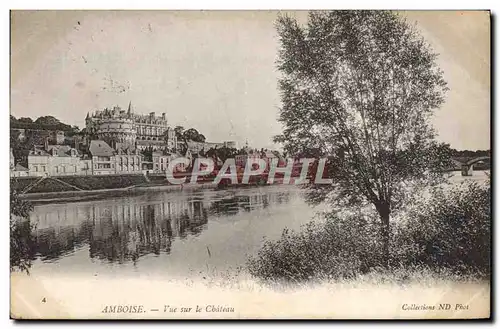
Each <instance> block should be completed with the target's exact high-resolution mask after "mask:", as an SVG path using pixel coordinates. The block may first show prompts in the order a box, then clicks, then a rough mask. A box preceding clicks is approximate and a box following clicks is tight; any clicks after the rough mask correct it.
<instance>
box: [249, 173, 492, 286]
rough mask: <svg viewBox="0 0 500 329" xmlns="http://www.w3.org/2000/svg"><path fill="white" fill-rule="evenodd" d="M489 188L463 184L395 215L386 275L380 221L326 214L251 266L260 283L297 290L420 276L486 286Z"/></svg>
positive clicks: (270, 246)
mask: <svg viewBox="0 0 500 329" xmlns="http://www.w3.org/2000/svg"><path fill="white" fill-rule="evenodd" d="M490 206H491V199H490V186H489V184H481V183H478V182H469V181H465V182H463V183H462V184H459V185H456V186H453V187H451V188H444V187H440V188H435V189H433V190H431V191H429V193H428V194H427V195H426V197H421V198H418V197H415V198H414V199H413V200H412V202H410V203H408V204H406V205H405V208H404V210H401V211H399V212H398V213H396V214H395V215H394V218H393V219H392V225H391V235H390V237H391V245H390V255H389V259H390V267H389V268H385V266H384V257H383V254H382V249H383V248H382V237H381V234H380V226H379V219H378V217H377V216H376V215H375V214H374V213H366V212H365V213H363V212H361V211H358V212H353V213H349V214H347V215H346V214H344V215H343V214H340V213H335V212H331V213H327V214H324V215H323V220H322V221H319V222H318V221H316V222H311V223H309V224H307V225H306V226H304V228H303V229H302V230H301V231H298V232H293V231H289V230H286V229H285V230H284V231H283V234H282V236H281V238H280V239H278V240H277V241H266V242H265V243H264V245H263V247H262V248H261V250H260V251H259V253H258V254H257V255H256V256H254V257H251V258H250V259H249V262H248V270H249V272H250V274H251V275H252V276H253V277H255V278H258V279H259V280H261V281H263V282H268V283H277V282H293V283H302V282H308V281H309V282H310V281H318V280H319V281H324V280H334V281H342V280H352V279H356V278H360V277H363V276H367V275H368V276H369V275H375V276H376V277H380V278H383V277H386V276H387V275H389V273H399V274H398V279H397V280H402V281H404V280H405V278H411V277H414V276H415V275H417V276H418V275H419V274H418V273H420V272H422V273H427V274H426V275H428V273H434V274H435V275H436V276H438V277H451V278H454V279H456V278H459V277H476V278H480V279H483V278H489V275H490V250H491V249H490V220H491V209H490Z"/></svg>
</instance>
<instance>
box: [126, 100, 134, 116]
mask: <svg viewBox="0 0 500 329" xmlns="http://www.w3.org/2000/svg"><path fill="white" fill-rule="evenodd" d="M132 114H134V110H133V108H132V101H130V102H129V103H128V110H127V115H128V116H129V117H130V116H132Z"/></svg>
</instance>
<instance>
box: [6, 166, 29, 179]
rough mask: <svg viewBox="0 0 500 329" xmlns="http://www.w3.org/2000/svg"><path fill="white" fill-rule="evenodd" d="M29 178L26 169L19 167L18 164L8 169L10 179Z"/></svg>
mask: <svg viewBox="0 0 500 329" xmlns="http://www.w3.org/2000/svg"><path fill="white" fill-rule="evenodd" d="M26 176H29V171H28V168H25V167H23V166H21V165H20V164H19V163H18V164H16V165H15V166H14V167H13V168H11V169H10V177H26Z"/></svg>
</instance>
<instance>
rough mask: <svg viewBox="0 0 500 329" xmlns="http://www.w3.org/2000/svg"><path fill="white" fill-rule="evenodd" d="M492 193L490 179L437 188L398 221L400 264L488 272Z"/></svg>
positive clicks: (395, 245)
mask: <svg viewBox="0 0 500 329" xmlns="http://www.w3.org/2000/svg"><path fill="white" fill-rule="evenodd" d="M490 193H491V192H490V186H489V184H488V185H483V184H481V183H478V182H470V181H466V182H463V183H462V184H460V185H456V186H452V187H451V188H450V189H448V188H446V187H439V188H436V189H434V190H433V191H432V192H431V197H430V198H428V199H427V200H426V201H425V202H420V203H417V204H416V206H415V207H413V208H412V209H411V210H410V211H409V212H408V214H407V220H406V221H404V222H403V223H400V224H399V225H396V231H395V234H394V239H393V250H395V252H394V253H393V255H392V256H393V258H394V259H395V260H396V261H398V262H400V263H402V264H408V263H422V264H426V265H428V266H430V267H432V268H436V269H440V268H443V267H446V268H448V269H451V270H452V271H454V272H456V273H463V274H465V273H467V272H480V273H484V274H489V272H490V250H491V249H490V247H491V244H490V227H491V223H490V222H491V194H490Z"/></svg>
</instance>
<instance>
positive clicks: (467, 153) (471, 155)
mask: <svg viewBox="0 0 500 329" xmlns="http://www.w3.org/2000/svg"><path fill="white" fill-rule="evenodd" d="M451 156H452V157H459V158H478V157H482V156H491V151H490V150H476V151H469V150H463V151H458V150H455V149H451Z"/></svg>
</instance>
